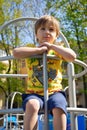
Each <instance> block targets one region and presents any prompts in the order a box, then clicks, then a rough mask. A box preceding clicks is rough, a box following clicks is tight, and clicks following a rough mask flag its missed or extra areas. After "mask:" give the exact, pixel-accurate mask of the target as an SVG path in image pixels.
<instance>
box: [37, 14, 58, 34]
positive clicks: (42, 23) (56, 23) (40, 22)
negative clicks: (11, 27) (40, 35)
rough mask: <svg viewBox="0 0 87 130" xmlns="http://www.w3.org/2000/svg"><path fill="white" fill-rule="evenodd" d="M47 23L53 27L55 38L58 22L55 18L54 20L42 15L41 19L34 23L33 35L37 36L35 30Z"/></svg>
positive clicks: (51, 17)
mask: <svg viewBox="0 0 87 130" xmlns="http://www.w3.org/2000/svg"><path fill="white" fill-rule="evenodd" d="M47 23H51V24H52V25H53V27H55V29H56V36H58V35H59V30H60V27H59V22H58V20H57V19H56V18H54V17H53V16H50V15H44V16H42V17H40V18H39V19H38V20H37V21H36V23H35V34H37V30H38V29H39V28H40V27H41V26H43V25H46V24H47Z"/></svg>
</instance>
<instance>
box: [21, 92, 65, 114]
mask: <svg viewBox="0 0 87 130" xmlns="http://www.w3.org/2000/svg"><path fill="white" fill-rule="evenodd" d="M22 99H23V109H24V111H25V110H26V103H27V101H29V100H30V99H37V100H38V101H39V102H40V109H44V96H41V95H38V94H23V95H22ZM66 107H67V101H66V96H65V92H63V91H61V92H56V93H54V94H52V95H50V96H49V99H48V110H49V111H51V110H52V109H53V108H60V109H62V110H63V111H64V112H65V113H67V110H66Z"/></svg>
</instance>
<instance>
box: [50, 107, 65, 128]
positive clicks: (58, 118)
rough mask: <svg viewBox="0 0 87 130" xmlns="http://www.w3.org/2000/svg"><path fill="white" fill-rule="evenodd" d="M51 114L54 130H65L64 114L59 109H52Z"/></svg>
mask: <svg viewBox="0 0 87 130" xmlns="http://www.w3.org/2000/svg"><path fill="white" fill-rule="evenodd" d="M52 113H53V126H54V130H66V114H65V113H64V111H63V110H62V109H60V108H54V109H53V110H52Z"/></svg>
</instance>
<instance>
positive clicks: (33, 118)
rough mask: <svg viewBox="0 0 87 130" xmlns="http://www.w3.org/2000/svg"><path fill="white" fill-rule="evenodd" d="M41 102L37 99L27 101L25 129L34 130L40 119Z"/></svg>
mask: <svg viewBox="0 0 87 130" xmlns="http://www.w3.org/2000/svg"><path fill="white" fill-rule="evenodd" d="M39 109H40V103H39V101H38V100H37V99H31V100H29V101H28V102H27V103H26V111H25V117H24V130H33V129H34V127H35V125H36V124H37V120H38V111H39Z"/></svg>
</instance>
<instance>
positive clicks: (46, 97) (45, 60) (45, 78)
mask: <svg viewBox="0 0 87 130" xmlns="http://www.w3.org/2000/svg"><path fill="white" fill-rule="evenodd" d="M43 86H44V105H45V107H44V108H45V110H44V111H45V113H44V130H49V126H48V105H47V101H48V75H47V56H46V53H44V54H43Z"/></svg>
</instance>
